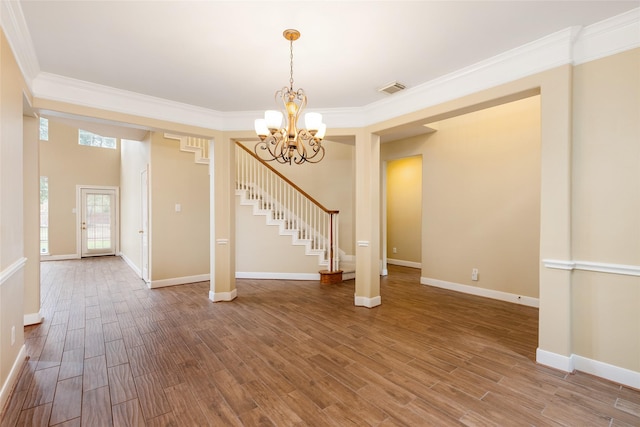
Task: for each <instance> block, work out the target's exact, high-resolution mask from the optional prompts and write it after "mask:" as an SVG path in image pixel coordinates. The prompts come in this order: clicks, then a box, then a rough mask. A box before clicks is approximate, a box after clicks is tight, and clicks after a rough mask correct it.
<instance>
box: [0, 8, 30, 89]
mask: <svg viewBox="0 0 640 427" xmlns="http://www.w3.org/2000/svg"><path fill="white" fill-rule="evenodd" d="M0 3H1V4H0V8H1V9H0V23H2V28H3V29H4V33H5V35H6V36H7V40H8V41H9V45H10V46H11V49H12V50H13V52H14V55H15V58H16V62H17V63H18V67H20V71H22V75H23V76H24V79H25V81H26V83H27V85H28V86H29V88H31V85H32V81H33V79H34V78H35V77H36V76H37V75H38V73H40V64H39V62H38V56H37V55H36V50H35V47H34V46H33V39H32V38H31V33H29V28H28V26H27V23H26V21H25V19H24V14H23V12H22V6H21V4H20V2H19V1H2V2H0Z"/></svg>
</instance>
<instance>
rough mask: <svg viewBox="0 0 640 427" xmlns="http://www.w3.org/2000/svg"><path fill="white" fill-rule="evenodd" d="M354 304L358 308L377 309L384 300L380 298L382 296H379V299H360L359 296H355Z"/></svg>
mask: <svg viewBox="0 0 640 427" xmlns="http://www.w3.org/2000/svg"><path fill="white" fill-rule="evenodd" d="M353 302H354V304H355V306H356V307H367V308H373V307H377V306H379V305H380V304H382V298H380V295H378V296H377V297H373V298H368V297H359V296H358V295H354V301H353Z"/></svg>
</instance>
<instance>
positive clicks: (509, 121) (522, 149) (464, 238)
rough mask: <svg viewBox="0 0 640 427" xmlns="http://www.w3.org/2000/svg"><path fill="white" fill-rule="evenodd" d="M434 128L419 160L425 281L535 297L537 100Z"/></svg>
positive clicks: (463, 118)
mask: <svg viewBox="0 0 640 427" xmlns="http://www.w3.org/2000/svg"><path fill="white" fill-rule="evenodd" d="M438 129H439V130H438V131H437V132H435V133H432V134H430V135H428V136H427V137H426V143H425V146H424V155H423V159H424V163H423V180H424V182H423V185H424V193H423V209H424V218H423V219H424V222H423V242H422V243H423V253H422V269H423V272H422V274H423V276H424V277H429V278H432V279H439V280H444V281H448V282H453V283H458V284H464V285H471V286H478V287H481V288H488V289H493V290H497V291H502V292H507V293H512V294H517V295H522V296H529V297H534V298H537V297H538V266H539V247H540V240H539V234H540V101H539V97H531V98H525V99H523V100H520V101H515V102H512V103H508V104H504V105H500V106H497V107H493V108H489V109H485V110H481V111H477V112H474V113H469V114H465V115H462V116H459V117H454V118H451V119H448V120H444V121H442V122H440V123H439V124H438ZM473 268H477V269H478V270H479V280H478V281H472V280H471V270H472V269H473Z"/></svg>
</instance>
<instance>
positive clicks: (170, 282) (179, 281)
mask: <svg viewBox="0 0 640 427" xmlns="http://www.w3.org/2000/svg"><path fill="white" fill-rule="evenodd" d="M209 277H210V275H209V274H198V275H195V276H184V277H174V278H171V279H161V280H152V281H151V282H149V283H148V286H149V289H156V288H164V287H165V286H175V285H184V284H187V283H197V282H206V281H208V280H209Z"/></svg>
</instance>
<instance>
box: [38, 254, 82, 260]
mask: <svg viewBox="0 0 640 427" xmlns="http://www.w3.org/2000/svg"><path fill="white" fill-rule="evenodd" d="M69 259H80V256H79V255H78V254H67V255H40V261H65V260H69Z"/></svg>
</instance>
